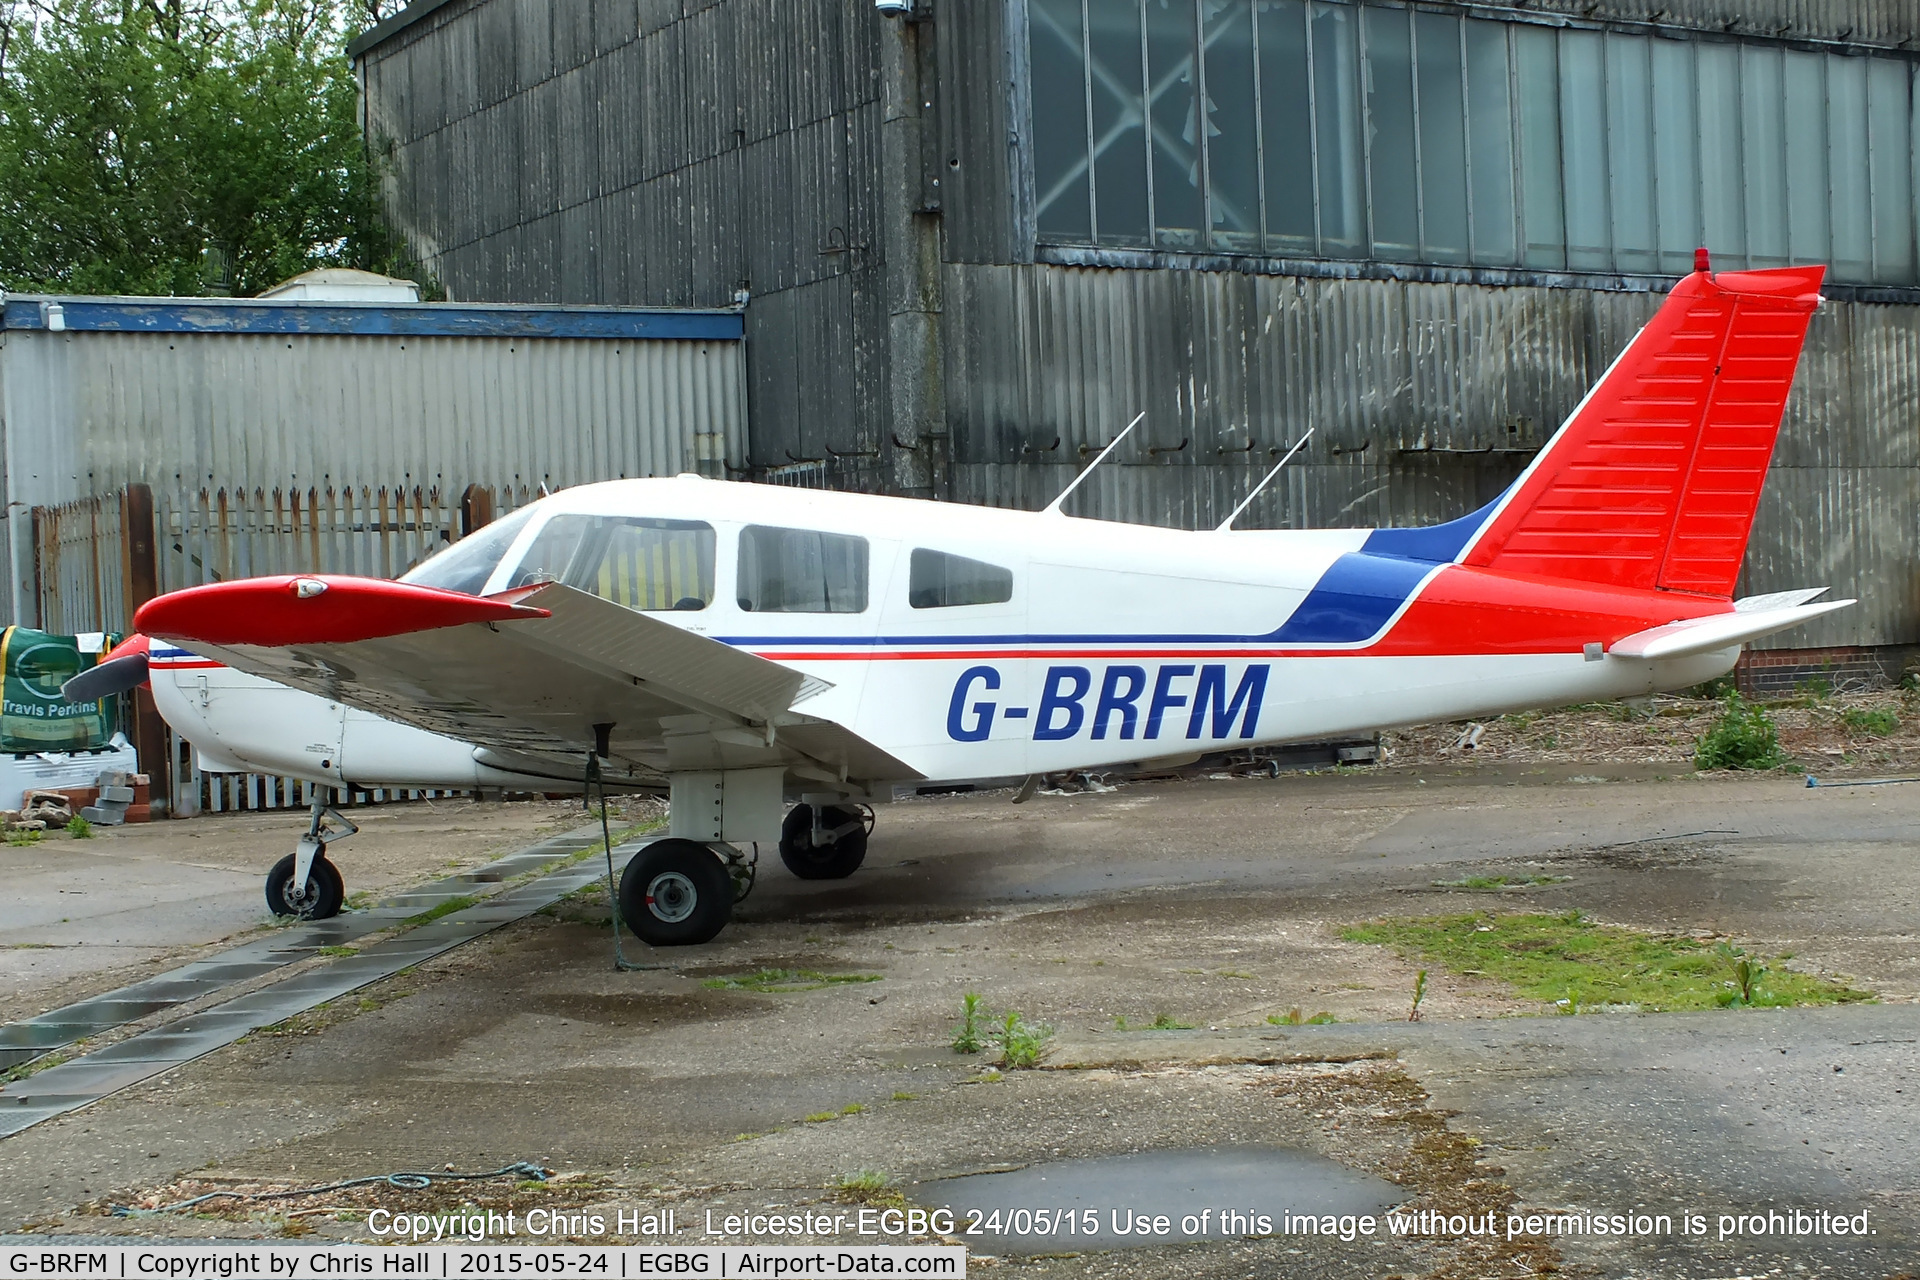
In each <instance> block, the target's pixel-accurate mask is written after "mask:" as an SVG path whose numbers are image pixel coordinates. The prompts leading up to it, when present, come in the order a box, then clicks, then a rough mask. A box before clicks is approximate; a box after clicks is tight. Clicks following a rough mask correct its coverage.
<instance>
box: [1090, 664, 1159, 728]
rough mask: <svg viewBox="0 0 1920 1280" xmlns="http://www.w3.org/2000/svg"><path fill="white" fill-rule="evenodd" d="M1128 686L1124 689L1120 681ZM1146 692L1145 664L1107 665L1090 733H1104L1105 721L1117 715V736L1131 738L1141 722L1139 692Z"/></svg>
mask: <svg viewBox="0 0 1920 1280" xmlns="http://www.w3.org/2000/svg"><path fill="white" fill-rule="evenodd" d="M1122 680H1124V681H1126V682H1127V686H1126V688H1125V689H1124V690H1122V689H1121V687H1120V682H1121V681H1122ZM1146 691H1147V671H1146V668H1145V667H1108V668H1107V674H1106V676H1105V678H1103V679H1102V680H1101V681H1100V702H1099V705H1097V706H1096V707H1095V708H1094V710H1093V736H1094V737H1095V738H1104V737H1106V736H1107V721H1109V720H1111V719H1112V718H1113V717H1114V716H1115V715H1116V714H1118V715H1119V717H1120V736H1121V737H1123V738H1131V737H1132V736H1133V733H1134V729H1135V728H1136V727H1137V726H1138V724H1139V722H1140V708H1139V706H1138V705H1137V704H1138V703H1139V701H1140V695H1141V694H1143V693H1145V692H1146Z"/></svg>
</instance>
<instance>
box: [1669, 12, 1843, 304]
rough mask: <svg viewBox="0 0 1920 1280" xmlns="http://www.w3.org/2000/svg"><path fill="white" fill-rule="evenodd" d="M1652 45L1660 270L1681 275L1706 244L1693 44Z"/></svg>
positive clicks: (1688, 269)
mask: <svg viewBox="0 0 1920 1280" xmlns="http://www.w3.org/2000/svg"><path fill="white" fill-rule="evenodd" d="M1652 44H1653V162H1654V173H1655V186H1656V190H1655V192H1654V208H1655V213H1656V216H1657V217H1658V219H1659V222H1660V270H1661V271H1663V272H1666V273H1668V274H1670V275H1679V274H1681V273H1683V272H1687V271H1691V270H1693V251H1694V250H1695V249H1696V248H1698V247H1699V246H1700V244H1701V243H1702V241H1701V238H1700V182H1699V179H1698V178H1697V177H1696V175H1697V174H1698V173H1699V172H1700V126H1699V121H1698V111H1697V107H1698V101H1697V99H1696V97H1695V95H1694V92H1693V46H1692V45H1690V44H1683V43H1681V42H1680V41H1678V40H1655V41H1653V42H1652ZM1822 190H1823V191H1824V190H1825V187H1824V186H1823V187H1822ZM1822 198H1823V199H1824V198H1825V197H1824V196H1823V197H1822Z"/></svg>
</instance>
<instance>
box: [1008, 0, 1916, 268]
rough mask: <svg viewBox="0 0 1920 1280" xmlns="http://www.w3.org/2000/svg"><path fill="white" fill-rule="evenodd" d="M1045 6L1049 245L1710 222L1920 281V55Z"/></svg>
mask: <svg viewBox="0 0 1920 1280" xmlns="http://www.w3.org/2000/svg"><path fill="white" fill-rule="evenodd" d="M1028 13H1029V15H1030V17H1029V24H1030V40H1031V47H1032V57H1033V73H1034V77H1035V84H1034V95H1033V98H1034V104H1035V105H1034V121H1033V124H1034V134H1035V137H1034V146H1033V149H1032V154H1033V156H1034V165H1035V175H1034V176H1035V184H1034V191H1035V199H1036V201H1037V206H1038V207H1037V209H1036V221H1037V226H1038V231H1039V238H1040V239H1041V240H1042V241H1043V242H1048V243H1058V244H1074V245H1079V244H1095V245H1116V246H1130V247H1131V246H1141V247H1152V248H1161V249H1172V250H1181V251H1186V250H1210V251H1214V252H1223V253H1235V254H1264V255H1267V256H1272V257H1287V258H1296V257H1321V258H1334V259H1339V258H1372V259H1374V260H1377V261H1381V262H1392V263H1434V264H1456V263H1469V262H1470V263H1476V264H1482V265H1487V266H1507V267H1531V268H1536V269H1541V270H1550V271H1564V270H1569V269H1571V270H1575V271H1587V272H1596V273H1608V274H1614V273H1618V274H1627V275H1657V274H1669V275H1677V274H1681V273H1683V272H1685V271H1687V270H1690V269H1691V267H1692V258H1693V250H1694V248H1695V246H1697V245H1700V244H1703V243H1704V244H1706V245H1707V246H1708V247H1709V248H1710V249H1711V250H1712V251H1713V255H1714V259H1715V261H1716V262H1717V263H1720V264H1723V265H1725V266H1727V267H1730V268H1736V269H1737V268H1742V267H1748V266H1756V267H1757V266H1769V265H1776V264H1784V263H1788V262H1825V263H1829V264H1831V266H1832V267H1833V274H1834V278H1835V279H1836V280H1838V281H1841V282H1847V283H1884V284H1904V285H1913V284H1920V243H1916V225H1915V209H1916V204H1920V201H1917V200H1916V187H1917V186H1920V173H1917V172H1916V162H1915V156H1914V145H1915V135H1916V119H1917V118H1920V114H1917V113H1920V104H1916V100H1915V91H1914V83H1913V81H1914V70H1915V59H1914V58H1912V57H1909V56H1903V55H1895V54H1892V53H1888V52H1883V51H1873V52H1855V51H1849V52H1845V53H1842V52H1832V51H1814V50H1809V49H1806V48H1791V47H1789V46H1788V45H1787V44H1786V43H1784V42H1782V41H1778V40H1770V39H1766V38H1753V37H1733V36H1728V35H1725V34H1722V33H1718V32H1714V33H1707V32H1702V33H1697V34H1693V35H1689V36H1685V37H1675V36H1673V35H1671V34H1665V33H1663V34H1662V35H1660V36H1657V37H1656V36H1650V35H1648V34H1646V32H1645V31H1644V29H1637V30H1636V29H1625V28H1614V27H1610V26H1608V24H1605V23H1598V24H1589V25H1583V26H1560V25H1557V24H1556V22H1554V21H1549V20H1546V19H1527V18H1514V19H1512V20H1495V19H1491V18H1478V17H1476V18H1466V17H1463V16H1460V15H1456V14H1448V13H1440V12H1435V11H1431V10H1428V9H1423V8H1418V7H1409V6H1401V5H1393V4H1386V3H1358V2H1356V0H1029V4H1028ZM1076 94H1078V95H1079V98H1078V99H1076V98H1075V96H1074V95H1076ZM1076 102H1078V104H1079V105H1077V106H1076Z"/></svg>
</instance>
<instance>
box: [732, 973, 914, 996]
mask: <svg viewBox="0 0 1920 1280" xmlns="http://www.w3.org/2000/svg"><path fill="white" fill-rule="evenodd" d="M878 981H880V975H879V974H877V973H821V972H820V971H819V970H817V969H756V970H755V971H754V972H752V973H738V974H729V975H727V976H725V977H720V978H708V979H707V980H706V981H705V982H703V983H701V984H700V985H701V986H703V987H706V988H708V989H709V990H712V991H763V992H786V991H819V990H821V989H822V988H825V987H843V986H850V985H854V984H857V983H862V982H878Z"/></svg>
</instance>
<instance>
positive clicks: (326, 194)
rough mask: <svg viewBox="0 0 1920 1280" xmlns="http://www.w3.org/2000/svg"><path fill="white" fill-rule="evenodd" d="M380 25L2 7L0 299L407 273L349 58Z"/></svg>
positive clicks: (91, 2) (1, 3)
mask: <svg viewBox="0 0 1920 1280" xmlns="http://www.w3.org/2000/svg"><path fill="white" fill-rule="evenodd" d="M389 7H390V6H389ZM381 16H384V15H383V13H382V10H381V6H380V4H379V0H0V175H4V178H0V288H6V289H12V290H48V291H59V292H76V293H125V294H201V293H207V292H213V291H216V290H217V291H228V290H230V291H231V292H233V293H236V294H253V293H258V292H259V291H260V290H262V289H265V288H268V287H270V286H272V285H273V284H276V283H278V282H279V281H281V280H283V279H285V278H287V277H288V276H291V275H296V274H298V273H299V272H302V271H307V270H312V269H314V268H316V267H327V266H357V267H364V268H367V269H370V270H381V271H394V272H396V273H399V272H404V271H405V270H406V268H407V266H408V265H409V264H407V263H406V262H405V260H404V259H403V258H402V256H401V254H400V252H399V248H398V246H397V245H396V243H395V242H394V239H393V238H392V237H391V236H390V235H389V234H388V232H387V231H386V228H385V226H384V224H383V222H382V220H381V218H380V216H379V206H378V193H377V182H376V175H375V174H374V173H373V172H372V170H371V168H370V165H369V162H368V158H367V152H366V149H365V147H364V146H363V144H362V142H361V136H360V122H359V107H358V102H357V97H356V92H355V85H354V80H353V74H352V68H351V67H350V65H349V63H348V61H347V58H346V53H345V44H346V40H347V37H348V33H349V31H350V29H351V28H353V27H354V26H357V25H362V24H364V23H366V22H368V21H370V20H377V19H378V18H379V17H381Z"/></svg>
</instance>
